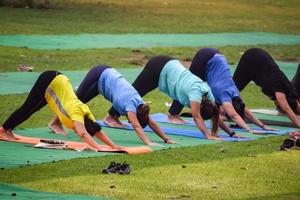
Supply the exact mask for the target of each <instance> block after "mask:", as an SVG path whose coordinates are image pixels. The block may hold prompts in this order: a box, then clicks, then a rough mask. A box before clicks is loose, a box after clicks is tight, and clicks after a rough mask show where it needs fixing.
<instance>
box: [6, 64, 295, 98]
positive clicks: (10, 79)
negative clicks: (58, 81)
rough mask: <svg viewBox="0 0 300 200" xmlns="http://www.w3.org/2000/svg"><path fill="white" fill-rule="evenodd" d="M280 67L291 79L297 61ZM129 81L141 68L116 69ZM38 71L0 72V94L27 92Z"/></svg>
mask: <svg viewBox="0 0 300 200" xmlns="http://www.w3.org/2000/svg"><path fill="white" fill-rule="evenodd" d="M277 63H278V65H279V66H280V69H281V70H282V71H283V72H284V73H285V74H286V75H287V77H288V78H289V79H290V80H291V79H292V78H293V77H294V75H295V73H296V66H297V63H287V62H277ZM230 69H231V72H232V73H233V72H234V71H235V69H236V65H230ZM117 70H118V71H119V72H120V73H121V74H122V75H123V76H124V77H125V78H126V79H127V80H128V81H129V82H131V83H132V82H133V81H134V80H135V78H136V77H137V76H138V74H139V73H140V72H141V71H142V68H122V69H117ZM62 72H63V73H64V74H65V75H66V76H68V77H69V78H70V80H71V81H72V84H73V86H74V88H75V89H76V88H77V87H78V86H79V84H80V82H81V81H82V79H83V78H84V76H85V75H86V73H87V71H62ZM39 74H40V72H6V73H0V85H1V87H0V95H4V94H23V93H28V92H29V91H30V90H31V88H32V86H33V84H34V83H35V81H36V79H37V77H38V76H39Z"/></svg>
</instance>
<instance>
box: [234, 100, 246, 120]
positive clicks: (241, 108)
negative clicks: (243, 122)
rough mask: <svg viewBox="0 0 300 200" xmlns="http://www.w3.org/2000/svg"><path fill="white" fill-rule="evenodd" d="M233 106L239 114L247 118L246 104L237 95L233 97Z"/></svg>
mask: <svg viewBox="0 0 300 200" xmlns="http://www.w3.org/2000/svg"><path fill="white" fill-rule="evenodd" d="M232 106H233V108H234V110H235V111H236V112H237V114H239V116H240V117H241V118H242V119H245V107H246V105H245V104H244V102H243V101H242V99H241V98H239V97H235V98H233V99H232Z"/></svg>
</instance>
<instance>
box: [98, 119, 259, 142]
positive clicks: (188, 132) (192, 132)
mask: <svg viewBox="0 0 300 200" xmlns="http://www.w3.org/2000/svg"><path fill="white" fill-rule="evenodd" d="M97 122H98V124H100V125H101V126H103V127H108V128H117V129H125V130H134V129H133V127H132V126H131V124H129V123H126V122H123V123H124V124H126V125H127V126H126V127H122V128H119V127H109V126H107V125H106V124H105V123H104V122H103V121H102V120H99V121H97ZM160 128H161V129H162V130H163V131H164V132H165V133H166V134H170V135H181V136H188V137H195V138H199V139H206V138H205V137H204V135H203V134H202V133H201V132H200V131H199V130H182V129H177V128H170V127H164V126H160ZM144 131H146V132H153V130H152V129H151V128H150V127H149V126H146V127H145V128H144ZM219 136H221V137H222V138H223V139H224V141H234V142H241V141H249V140H254V138H234V137H229V136H228V135H227V134H224V133H220V134H219Z"/></svg>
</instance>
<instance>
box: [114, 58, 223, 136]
mask: <svg viewBox="0 0 300 200" xmlns="http://www.w3.org/2000/svg"><path fill="white" fill-rule="evenodd" d="M132 86H133V87H134V88H135V89H136V90H137V91H138V93H139V94H140V95H141V96H142V97H143V96H144V95H146V94H147V93H148V92H150V91H152V90H154V89H155V88H157V87H159V89H160V91H162V92H164V93H166V94H167V95H169V96H170V97H171V98H172V99H175V100H177V101H179V102H180V103H181V104H182V105H185V106H188V107H190V108H191V110H192V115H193V118H194V120H195V122H196V124H197V126H198V128H199V129H200V131H201V132H202V133H203V134H204V136H205V137H206V138H207V139H220V138H218V137H217V129H218V120H219V111H218V108H217V106H216V105H215V104H214V97H213V94H212V92H211V90H210V88H209V86H208V85H207V84H206V83H204V82H203V81H202V80H201V79H200V78H198V77H197V76H195V75H193V74H192V73H191V72H190V71H189V70H187V69H186V68H185V67H184V66H183V65H182V64H181V63H180V62H179V61H178V60H175V59H174V58H171V57H168V56H156V57H153V58H152V59H150V60H149V62H148V63H147V64H146V66H145V67H144V69H143V71H142V72H141V73H140V74H139V76H138V77H137V78H136V80H135V81H134V83H133V84H132ZM110 113H112V114H113V113H117V112H116V111H115V110H114V109H113V108H111V110H110ZM115 115H117V114H115ZM210 118H212V121H213V122H212V131H211V134H210V133H209V131H208V130H207V128H206V127H205V125H204V121H203V119H210Z"/></svg>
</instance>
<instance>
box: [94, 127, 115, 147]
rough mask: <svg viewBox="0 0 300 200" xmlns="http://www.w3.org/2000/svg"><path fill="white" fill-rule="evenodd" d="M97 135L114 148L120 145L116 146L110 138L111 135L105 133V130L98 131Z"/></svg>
mask: <svg viewBox="0 0 300 200" xmlns="http://www.w3.org/2000/svg"><path fill="white" fill-rule="evenodd" d="M95 136H96V137H97V138H98V139H99V140H101V141H102V142H104V143H105V144H107V145H108V146H110V147H112V148H118V146H116V145H115V144H114V143H113V142H112V141H111V140H110V139H109V137H108V136H107V135H106V134H105V133H104V131H103V130H100V131H98V132H96V134H95Z"/></svg>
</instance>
